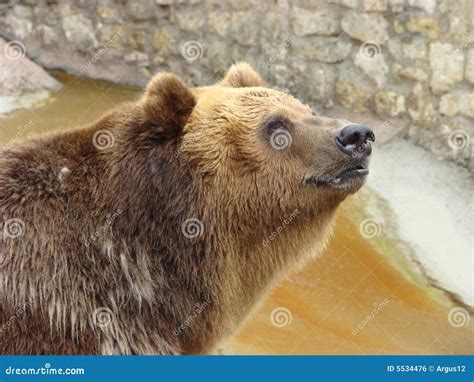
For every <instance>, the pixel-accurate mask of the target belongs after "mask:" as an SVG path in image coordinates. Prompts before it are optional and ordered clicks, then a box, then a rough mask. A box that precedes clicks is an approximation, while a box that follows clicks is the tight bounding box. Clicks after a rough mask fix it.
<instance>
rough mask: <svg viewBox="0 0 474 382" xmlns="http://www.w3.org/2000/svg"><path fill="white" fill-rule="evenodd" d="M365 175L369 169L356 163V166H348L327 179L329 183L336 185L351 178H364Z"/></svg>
mask: <svg viewBox="0 0 474 382" xmlns="http://www.w3.org/2000/svg"><path fill="white" fill-rule="evenodd" d="M367 175H369V169H368V168H367V167H364V166H362V165H357V166H356V167H353V168H348V169H346V170H344V171H342V172H340V173H339V174H338V175H337V176H335V177H334V178H333V179H331V180H329V183H330V184H331V185H334V186H337V185H339V184H342V183H344V182H345V181H347V180H349V179H351V178H365V177H366V176H367Z"/></svg>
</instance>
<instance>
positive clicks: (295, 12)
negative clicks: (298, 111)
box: [0, 0, 474, 170]
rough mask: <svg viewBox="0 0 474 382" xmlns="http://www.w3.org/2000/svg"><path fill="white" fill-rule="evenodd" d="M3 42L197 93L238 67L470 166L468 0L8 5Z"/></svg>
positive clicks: (0, 9)
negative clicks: (183, 84)
mask: <svg viewBox="0 0 474 382" xmlns="http://www.w3.org/2000/svg"><path fill="white" fill-rule="evenodd" d="M0 35H2V36H3V37H5V38H6V39H8V40H16V42H15V44H16V45H15V46H14V47H12V48H15V49H16V50H15V51H13V53H17V51H18V49H20V50H21V49H23V48H24V50H25V51H26V54H27V55H28V56H29V57H30V58H32V59H33V60H35V61H37V62H39V63H40V64H42V65H43V66H45V67H47V68H62V69H65V70H68V71H70V72H73V73H77V74H82V75H86V76H89V77H92V78H101V79H107V80H111V81H114V82H124V83H138V84H144V83H145V82H146V81H147V79H149V78H150V77H151V76H152V74H153V73H155V72H156V71H162V70H166V71H174V72H176V73H178V74H180V75H182V76H183V78H184V79H185V80H186V81H188V82H189V83H191V84H196V85H203V84H208V83H210V82H213V81H215V80H217V79H219V78H220V76H222V74H223V73H224V72H225V70H226V69H227V68H228V67H229V65H230V64H231V63H233V62H236V61H240V60H245V61H248V62H249V63H250V64H252V65H253V66H254V67H255V68H256V69H257V70H258V71H259V72H260V73H261V74H262V75H263V77H265V79H266V80H267V81H269V82H270V83H272V84H273V85H276V86H278V87H280V88H283V89H287V90H289V91H290V92H291V93H293V94H295V95H296V96H298V97H300V98H302V99H304V100H306V101H308V102H310V103H311V104H312V105H315V107H316V108H317V109H318V110H319V111H320V112H321V113H323V114H331V113H332V114H334V113H336V114H337V113H338V112H339V111H338V110H344V111H345V112H349V115H353V114H352V113H365V115H367V114H368V115H372V116H373V117H374V118H375V119H374V120H375V121H377V123H379V124H384V127H385V128H386V130H393V131H394V132H397V133H398V135H402V136H404V137H406V138H408V139H410V140H412V141H414V142H415V143H417V144H419V145H421V146H423V147H425V148H428V149H429V150H430V151H432V152H434V153H436V154H439V155H440V156H441V157H444V158H449V159H452V160H454V161H455V162H457V163H459V164H461V165H463V166H466V167H468V168H470V169H471V170H472V169H473V168H474V166H473V161H472V145H471V138H472V135H473V132H474V126H473V125H474V123H473V121H474V92H473V85H474V0H332V1H305V0H293V1H283V0H281V1H280V0H278V1H269V0H263V1H257V0H255V1H237V0H228V1H196V0H194V1H172V0H155V1H153V0H143V1H118V0H117V1H111V0H105V1H101V0H96V1H93V0H92V1H71V2H67V1H61V2H59V1H57V2H56V1H44V0H43V1H31V0H29V1H6V2H3V3H1V2H0ZM11 44H13V42H12V43H11ZM352 119H356V118H352ZM400 127H403V129H402V130H401V131H400V132H399V130H400Z"/></svg>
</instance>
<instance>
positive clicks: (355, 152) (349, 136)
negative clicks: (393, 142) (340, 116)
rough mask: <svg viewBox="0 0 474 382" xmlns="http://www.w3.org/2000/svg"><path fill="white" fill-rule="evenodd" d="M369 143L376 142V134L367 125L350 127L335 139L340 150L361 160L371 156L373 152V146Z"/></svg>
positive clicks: (345, 128)
mask: <svg viewBox="0 0 474 382" xmlns="http://www.w3.org/2000/svg"><path fill="white" fill-rule="evenodd" d="M368 141H372V142H375V134H374V132H373V131H372V130H371V129H370V128H369V127H367V126H365V125H348V126H346V127H344V128H343V129H342V130H341V132H340V133H339V135H338V136H337V137H336V139H335V142H336V146H337V148H338V149H339V150H341V151H342V152H343V153H344V154H347V155H350V156H352V157H359V159H362V158H363V157H366V156H369V155H370V153H371V152H372V146H371V145H370V143H369V142H368Z"/></svg>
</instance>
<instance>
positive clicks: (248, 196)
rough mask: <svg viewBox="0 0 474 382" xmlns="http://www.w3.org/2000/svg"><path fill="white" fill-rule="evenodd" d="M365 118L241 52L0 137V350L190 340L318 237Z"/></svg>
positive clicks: (313, 249)
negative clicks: (289, 90)
mask: <svg viewBox="0 0 474 382" xmlns="http://www.w3.org/2000/svg"><path fill="white" fill-rule="evenodd" d="M373 140H374V135H373V132H372V131H371V130H370V129H369V128H367V127H366V126H361V125H353V124H350V123H349V122H347V121H342V120H334V119H328V118H324V117H321V116H318V115H316V114H315V113H314V112H312V110H311V109H310V108H309V107H308V106H305V105H304V104H302V103H301V102H299V101H298V100H296V99H295V98H293V97H291V96H290V95H288V94H285V93H283V92H280V91H277V90H273V89H271V88H269V87H268V86H267V85H266V84H265V83H264V81H263V80H262V79H261V77H260V76H259V75H258V74H257V73H256V72H255V71H254V70H253V69H252V68H251V67H250V66H248V65H247V64H243V63H241V64H236V65H234V66H232V67H231V68H230V70H229V71H228V73H227V74H226V76H225V78H224V79H223V80H222V81H221V82H219V83H217V84H215V85H213V86H208V87H198V88H191V87H188V86H186V85H185V84H184V83H183V82H182V81H181V80H180V79H179V78H178V77H177V76H175V75H173V74H167V73H160V74H158V75H156V76H155V77H154V78H153V79H152V80H151V82H150V83H149V84H148V86H147V88H146V90H145V92H144V95H143V97H142V98H141V99H139V100H138V101H136V102H133V103H128V104H124V105H121V106H119V107H118V108H116V109H115V110H113V111H111V112H109V113H108V114H106V115H105V116H104V117H102V118H101V119H99V120H98V121H96V122H95V123H92V124H90V125H88V126H85V127H82V128H78V129H74V130H70V131H65V132H61V133H57V134H54V135H50V136H43V137H36V138H31V139H29V140H26V141H24V142H23V143H21V144H16V145H11V146H10V147H8V148H5V149H4V150H2V151H1V152H0V211H1V213H2V215H1V219H0V222H1V223H0V224H1V226H0V232H2V235H1V241H0V325H1V327H0V340H1V342H0V343H1V354H203V353H210V352H213V349H215V348H216V346H217V345H218V344H219V342H220V341H222V340H223V339H224V338H226V337H227V336H229V335H230V334H232V333H233V332H234V330H235V329H236V328H237V327H238V326H239V324H241V323H242V321H243V320H244V318H246V317H247V316H248V315H249V312H251V311H252V309H253V308H254V307H255V305H256V304H257V302H258V301H259V300H260V299H261V297H262V295H263V294H264V293H265V292H266V291H267V290H268V289H269V287H271V285H272V284H274V283H275V281H277V280H278V279H279V277H280V276H281V275H283V274H284V273H285V272H287V271H288V270H289V269H292V268H295V267H296V266H298V265H300V264H302V263H304V262H305V260H307V259H309V258H311V257H314V256H316V255H317V254H319V253H321V251H323V249H324V247H325V245H326V242H327V241H328V237H329V235H330V232H331V230H332V222H333V219H334V214H335V211H336V208H337V207H338V205H339V204H340V203H341V201H342V200H344V199H345V198H346V197H347V196H348V195H350V194H351V193H354V192H355V191H357V190H358V189H359V188H360V187H361V186H362V184H363V183H364V181H365V179H366V176H367V174H368V158H369V155H370V152H371V146H370V142H369V141H373Z"/></svg>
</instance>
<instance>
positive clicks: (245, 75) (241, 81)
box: [220, 62, 267, 88]
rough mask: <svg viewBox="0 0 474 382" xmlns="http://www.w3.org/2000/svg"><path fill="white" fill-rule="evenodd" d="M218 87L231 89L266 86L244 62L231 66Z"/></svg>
mask: <svg viewBox="0 0 474 382" xmlns="http://www.w3.org/2000/svg"><path fill="white" fill-rule="evenodd" d="M220 85H221V86H227V87H231V88H249V87H258V86H262V87H266V86H267V84H266V83H265V81H264V80H263V79H262V77H260V75H259V74H258V73H257V72H256V71H255V70H253V68H252V67H251V66H250V65H249V64H247V63H245V62H239V63H238V64H234V65H232V66H231V67H230V69H229V70H228V71H227V74H226V75H225V77H224V79H223V80H222V81H221V82H220Z"/></svg>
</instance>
